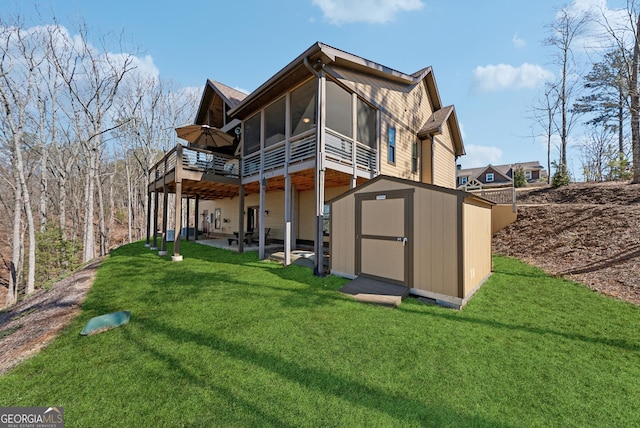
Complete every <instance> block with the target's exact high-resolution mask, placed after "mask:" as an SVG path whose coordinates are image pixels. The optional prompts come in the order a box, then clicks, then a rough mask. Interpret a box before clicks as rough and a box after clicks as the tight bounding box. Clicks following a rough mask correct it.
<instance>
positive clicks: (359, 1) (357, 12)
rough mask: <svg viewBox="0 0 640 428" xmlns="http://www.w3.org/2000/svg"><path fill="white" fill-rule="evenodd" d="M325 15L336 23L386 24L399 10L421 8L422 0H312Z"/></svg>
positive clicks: (406, 10)
mask: <svg viewBox="0 0 640 428" xmlns="http://www.w3.org/2000/svg"><path fill="white" fill-rule="evenodd" d="M312 3H313V4H314V5H315V6H318V7H319V8H320V9H321V10H322V13H323V15H324V17H325V18H326V19H327V20H328V21H329V22H330V23H332V24H334V25H340V24H345V23H346V24H348V23H352V22H368V23H371V24H384V23H386V22H389V21H392V20H393V19H394V18H395V15H396V14H398V13H399V12H411V11H414V10H420V9H422V7H423V6H424V5H423V3H422V1H421V0H312Z"/></svg>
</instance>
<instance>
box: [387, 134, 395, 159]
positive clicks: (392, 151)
mask: <svg viewBox="0 0 640 428" xmlns="http://www.w3.org/2000/svg"><path fill="white" fill-rule="evenodd" d="M388 146H389V147H388V150H387V152H388V160H389V163H396V128H391V127H390V128H389V145H388Z"/></svg>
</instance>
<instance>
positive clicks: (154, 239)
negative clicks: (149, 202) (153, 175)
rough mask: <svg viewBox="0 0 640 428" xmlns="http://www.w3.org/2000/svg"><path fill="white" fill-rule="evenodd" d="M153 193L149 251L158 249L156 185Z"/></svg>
mask: <svg viewBox="0 0 640 428" xmlns="http://www.w3.org/2000/svg"><path fill="white" fill-rule="evenodd" d="M153 193H154V200H155V202H154V203H153V246H151V248H150V250H151V251H156V250H157V249H158V187H157V186H156V188H155V190H154V191H153Z"/></svg>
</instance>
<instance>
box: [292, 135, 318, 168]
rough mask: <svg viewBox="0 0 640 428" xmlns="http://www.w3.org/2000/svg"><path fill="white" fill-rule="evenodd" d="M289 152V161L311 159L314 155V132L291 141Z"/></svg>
mask: <svg viewBox="0 0 640 428" xmlns="http://www.w3.org/2000/svg"><path fill="white" fill-rule="evenodd" d="M290 150H291V153H290V155H289V163H290V164H292V163H296V162H302V161H304V160H307V159H311V158H313V157H314V156H315V155H316V136H315V134H313V135H309V136H308V137H305V138H302V139H300V140H295V141H292V142H291V149H290Z"/></svg>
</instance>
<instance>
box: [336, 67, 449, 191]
mask: <svg viewBox="0 0 640 428" xmlns="http://www.w3.org/2000/svg"><path fill="white" fill-rule="evenodd" d="M329 73H330V74H332V75H333V76H334V77H337V78H338V80H339V81H340V82H342V83H343V84H344V85H345V86H347V87H348V88H350V89H351V90H353V91H355V92H356V93H357V94H358V95H360V96H361V97H363V98H365V99H368V100H371V101H372V102H373V103H374V105H375V106H376V108H378V109H379V111H380V121H381V123H380V124H379V125H380V126H379V129H380V173H381V174H383V175H389V176H392V177H400V178H405V179H408V180H413V181H420V165H418V170H417V171H416V172H415V173H412V171H411V167H412V145H413V144H414V143H416V142H418V139H417V137H416V134H417V132H418V130H419V129H420V127H421V126H422V125H423V124H424V122H425V121H426V120H427V118H429V117H430V116H431V114H432V113H433V103H432V101H431V100H430V99H429V94H428V92H427V89H426V86H425V84H424V82H420V83H418V84H416V85H412V86H406V85H401V84H398V83H395V82H392V81H389V80H385V79H380V78H376V77H372V76H365V75H362V74H359V73H356V72H354V71H351V70H346V69H342V68H338V67H332V68H331V69H330V70H329ZM389 127H393V128H395V129H396V160H395V163H390V162H389V153H388V143H389V134H388V130H389ZM418 156H420V152H419V153H418ZM430 161H431V160H430V158H429V159H428V160H427V158H425V161H424V162H425V163H429V164H430ZM423 174H424V173H423ZM454 176H455V174H454Z"/></svg>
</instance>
